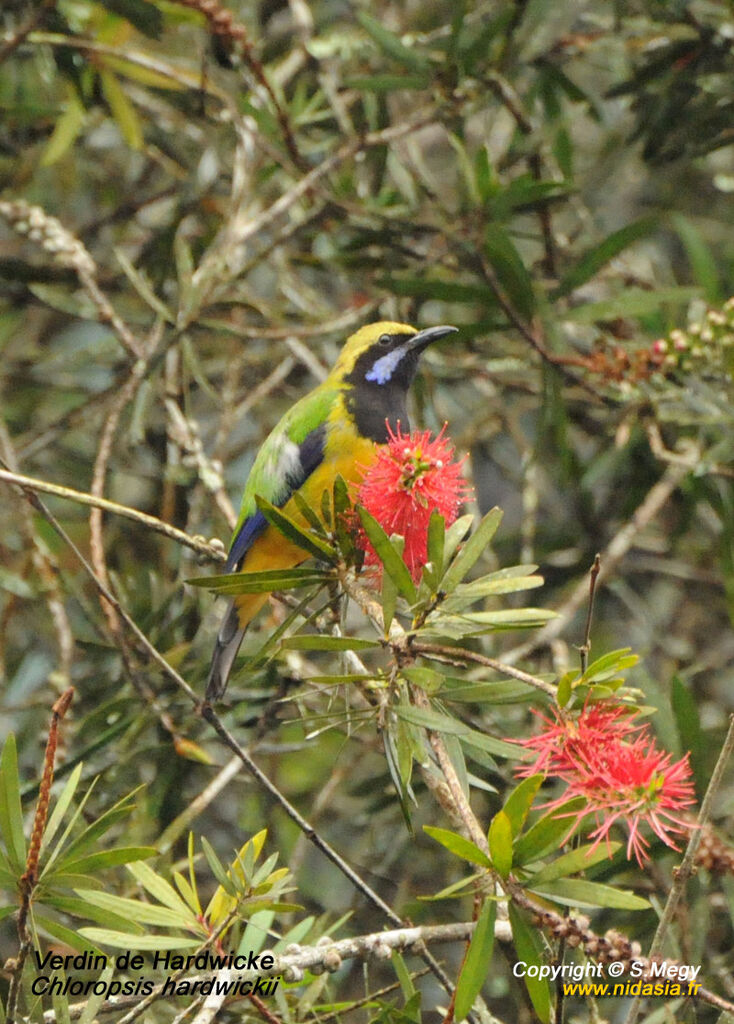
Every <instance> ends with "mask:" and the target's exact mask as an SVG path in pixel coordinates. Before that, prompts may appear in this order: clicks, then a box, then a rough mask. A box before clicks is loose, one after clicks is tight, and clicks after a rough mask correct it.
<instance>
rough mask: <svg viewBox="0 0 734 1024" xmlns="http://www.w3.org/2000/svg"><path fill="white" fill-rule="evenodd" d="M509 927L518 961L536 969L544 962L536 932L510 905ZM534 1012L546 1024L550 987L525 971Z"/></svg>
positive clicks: (548, 1011)
mask: <svg viewBox="0 0 734 1024" xmlns="http://www.w3.org/2000/svg"><path fill="white" fill-rule="evenodd" d="M508 909H509V911H510V925H511V927H512V938H513V940H514V943H515V950H516V952H517V959H518V961H524V962H525V963H526V964H527V965H528V967H537V968H538V969H539V968H540V967H541V966H542V964H543V962H544V958H543V950H542V947H541V944H540V938H539V936H538V933H537V930H535V929H531V928H530V927H529V926H528V924H527V922H526V921H525V918H524V917H523V915H522V914H521V913H520V911H519V910H517V909H516V907H515V906H514V905H513V904H512V903H510V905H509V908H508ZM523 980H524V982H525V986H526V988H527V990H528V995H529V996H530V999H531V1002H532V1004H533V1006H534V1007H535V1012H536V1013H537V1015H538V1017H539V1018H540V1020H541V1021H542V1024H548V1022H549V1021H550V1015H551V993H550V986H549V985H548V982H547V981H546V979H545V978H539V977H538V976H537V974H536V975H535V976H531V975H530V973H529V972H528V971H527V970H526V972H525V975H524V977H523Z"/></svg>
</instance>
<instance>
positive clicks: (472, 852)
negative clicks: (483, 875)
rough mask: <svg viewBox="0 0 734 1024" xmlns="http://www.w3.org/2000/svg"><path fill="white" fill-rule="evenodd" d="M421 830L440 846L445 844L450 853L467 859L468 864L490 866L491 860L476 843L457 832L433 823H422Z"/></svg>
mask: <svg viewBox="0 0 734 1024" xmlns="http://www.w3.org/2000/svg"><path fill="white" fill-rule="evenodd" d="M423 831H424V832H426V833H427V834H428V835H429V836H430V837H431V838H432V839H435V840H436V842H437V843H440V844H441V846H445V847H446V849H447V850H449V851H450V852H451V853H453V854H455V855H456V856H457V857H461V858H462V860H468V861H469V863H470V864H478V865H479V866H480V867H483V868H491V867H492V861H491V860H490V859H489V857H488V856H487V854H486V853H484V851H483V850H480V849H479V847H478V846H477V845H476V843H473V842H472V841H471V840H470V839H465V838H464V836H461V835H459V834H458V832H451V831H450V829H447V828H436V827H435V826H433V825H424V826H423Z"/></svg>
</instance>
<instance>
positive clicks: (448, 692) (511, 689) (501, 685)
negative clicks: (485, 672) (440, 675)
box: [440, 679, 538, 704]
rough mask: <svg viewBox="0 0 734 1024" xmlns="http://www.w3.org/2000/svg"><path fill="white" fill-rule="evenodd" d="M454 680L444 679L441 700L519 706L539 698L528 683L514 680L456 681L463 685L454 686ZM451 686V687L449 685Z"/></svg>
mask: <svg viewBox="0 0 734 1024" xmlns="http://www.w3.org/2000/svg"><path fill="white" fill-rule="evenodd" d="M452 682H453V681H452V680H449V679H444V680H443V685H442V687H441V691H440V692H441V699H442V700H445V701H457V703H460V704H463V703H470V704H517V703H518V702H519V701H524V700H530V699H531V698H537V695H538V691H537V690H536V689H535V687H534V686H529V685H528V684H527V683H519V682H516V681H515V680H514V679H510V680H501V679H500V680H497V682H490V683H467V682H466V681H465V680H463V679H461V680H456V682H457V683H460V684H461V685H457V686H454V685H452ZM447 684H449V685H447Z"/></svg>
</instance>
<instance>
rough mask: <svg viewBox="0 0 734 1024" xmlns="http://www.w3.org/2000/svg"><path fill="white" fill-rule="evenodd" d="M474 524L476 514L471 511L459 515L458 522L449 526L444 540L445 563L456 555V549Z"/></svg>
mask: <svg viewBox="0 0 734 1024" xmlns="http://www.w3.org/2000/svg"><path fill="white" fill-rule="evenodd" d="M472 526H474V516H473V515H471V513H467V515H465V516H459V518H458V519H457V520H456V522H454V523H452V524H451V526H449V528H448V529H447V530H446V535H445V536H444V541H443V547H444V550H443V557H444V563H446V562H449V561H450V560H451V559H452V558H453V557H454V555H455V553H456V549H457V548H458V546H459V544H461V542H462V541H463V540H464V538H465V537H466V536H467V534H468V533H469V532H470V530H471V528H472Z"/></svg>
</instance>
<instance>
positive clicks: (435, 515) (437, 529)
mask: <svg viewBox="0 0 734 1024" xmlns="http://www.w3.org/2000/svg"><path fill="white" fill-rule="evenodd" d="M445 537H446V522H445V520H444V518H443V516H442V515H441V514H440V513H439V512H437V511H436V509H434V510H433V512H431V518H430V519H429V520H428V538H427V555H428V561H429V562H430V563H431V565H432V566H433V569H434V572H436V573H437V575H438V577H439V579H440V578H441V576H443V556H444V539H445Z"/></svg>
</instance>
